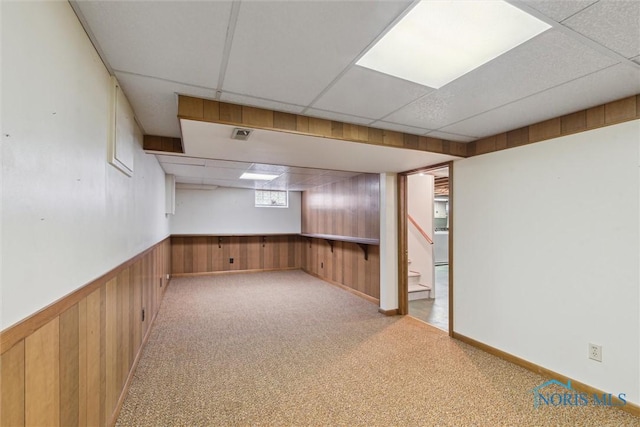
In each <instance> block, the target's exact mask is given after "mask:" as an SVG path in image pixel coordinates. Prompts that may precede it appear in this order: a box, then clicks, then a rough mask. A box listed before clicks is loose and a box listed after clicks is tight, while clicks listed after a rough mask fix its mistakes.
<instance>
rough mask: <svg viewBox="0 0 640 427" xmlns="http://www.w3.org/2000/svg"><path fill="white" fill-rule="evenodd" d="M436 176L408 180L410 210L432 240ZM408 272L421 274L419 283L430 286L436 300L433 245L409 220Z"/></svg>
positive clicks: (409, 178) (414, 176)
mask: <svg viewBox="0 0 640 427" xmlns="http://www.w3.org/2000/svg"><path fill="white" fill-rule="evenodd" d="M433 180H434V177H433V175H420V174H414V175H409V176H408V177H407V187H408V192H407V211H408V213H409V215H411V217H412V218H413V219H415V220H416V222H417V223H418V225H420V227H422V229H423V230H424V231H425V232H426V233H427V235H428V236H429V237H430V238H431V239H432V240H433V238H434V235H433V190H434V187H433ZM407 246H408V250H409V259H410V260H411V264H409V270H410V271H415V272H418V273H420V284H422V285H429V286H431V297H432V298H435V290H436V289H435V286H434V284H435V269H434V268H433V262H434V257H433V250H434V248H433V245H432V244H431V243H429V242H427V241H426V239H425V238H424V237H422V234H420V232H419V231H418V229H417V227H416V226H414V225H413V224H412V223H411V222H410V221H407Z"/></svg>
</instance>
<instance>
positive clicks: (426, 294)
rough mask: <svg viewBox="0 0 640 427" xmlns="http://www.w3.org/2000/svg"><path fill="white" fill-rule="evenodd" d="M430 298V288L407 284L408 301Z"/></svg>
mask: <svg viewBox="0 0 640 427" xmlns="http://www.w3.org/2000/svg"><path fill="white" fill-rule="evenodd" d="M428 298H431V286H429V285H422V284H420V283H418V284H409V301H415V300H419V299H428Z"/></svg>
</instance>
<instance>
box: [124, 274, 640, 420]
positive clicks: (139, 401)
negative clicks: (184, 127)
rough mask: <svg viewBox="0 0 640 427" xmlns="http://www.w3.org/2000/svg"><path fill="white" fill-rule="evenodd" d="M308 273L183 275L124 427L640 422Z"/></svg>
mask: <svg viewBox="0 0 640 427" xmlns="http://www.w3.org/2000/svg"><path fill="white" fill-rule="evenodd" d="M546 380H547V378H543V377H541V376H539V375H536V374H534V373H532V372H529V371H527V370H525V369H523V368H520V367H518V366H515V365H512V364H510V363H507V362H505V361H503V360H501V359H498V358H496V357H493V356H491V355H489V354H487V353H484V352H482V351H480V350H477V349H475V348H473V347H470V346H468V345H466V344H463V343H461V342H458V341H456V340H453V339H450V338H449V337H448V336H447V335H446V334H445V333H444V332H442V331H440V330H438V329H435V328H432V327H430V326H428V325H425V324H423V323H422V322H420V321H418V320H415V319H412V318H410V317H399V316H396V317H386V316H383V315H381V314H379V313H378V312H377V307H376V306H374V305H373V304H371V303H369V302H367V301H364V300H362V299H360V298H358V297H356V296H354V295H352V294H350V293H348V292H345V291H343V290H341V289H338V288H336V287H334V286H331V285H329V284H326V283H325V282H323V281H320V280H318V279H315V278H313V277H311V276H309V275H307V274H305V273H303V272H300V271H288V272H269V273H256V274H236V275H223V276H211V277H197V278H181V279H173V280H172V281H171V285H170V286H169V289H168V290H167V293H166V296H165V299H164V302H163V304H162V307H161V309H160V312H159V314H158V317H157V319H156V322H155V325H154V326H153V330H152V332H151V335H150V338H149V341H148V343H147V345H146V347H145V349H144V352H143V355H142V358H141V360H140V363H139V365H138V369H137V371H136V374H135V378H134V380H133V383H132V385H131V388H130V390H129V395H128V396H127V398H126V400H125V402H124V405H123V407H122V410H121V412H120V417H119V419H118V423H117V425H120V426H173V425H181V426H197V425H202V426H205V425H206V426H232V425H269V426H271V425H287V426H288V425H314V426H317V425H343V426H355V425H366V426H375V425H379V426H382V425H384V426H387V425H403V426H405V425H406V426H414V425H425V426H431V425H439V426H470V425H473V426H545V425H554V426H556V425H566V426H623V425H628V426H638V425H640V420H639V419H638V418H635V417H633V416H631V415H630V414H628V413H625V412H623V411H620V410H617V409H613V408H603V407H594V406H582V407H543V408H538V409H536V408H534V405H533V394H532V393H531V391H530V390H531V389H533V388H534V387H536V386H538V385H540V384H541V383H543V382H544V381H546Z"/></svg>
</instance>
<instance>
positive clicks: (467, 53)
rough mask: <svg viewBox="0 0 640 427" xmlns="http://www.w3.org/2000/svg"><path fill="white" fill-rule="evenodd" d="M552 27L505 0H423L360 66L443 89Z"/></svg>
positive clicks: (368, 53)
mask: <svg viewBox="0 0 640 427" xmlns="http://www.w3.org/2000/svg"><path fill="white" fill-rule="evenodd" d="M549 28H551V26H550V25H548V24H546V23H544V22H542V21H540V20H539V19H537V18H534V17H533V16H531V15H529V14H527V13H525V12H523V11H522V10H520V9H518V8H517V7H515V6H512V5H510V4H509V3H506V2H504V1H501V0H489V1H487V0H457V1H445V0H436V1H429V0H423V1H421V2H420V3H418V4H417V5H416V6H415V7H414V8H413V9H412V10H411V11H410V12H409V13H407V14H406V15H405V16H404V18H402V19H401V20H400V21H399V22H398V23H397V24H396V25H395V26H394V27H393V28H392V29H391V30H390V31H389V32H388V33H387V34H386V35H385V36H384V37H382V38H381V39H380V40H379V41H378V42H377V43H376V44H375V45H374V46H373V47H372V48H371V49H370V50H369V51H368V52H367V53H365V54H364V56H363V57H362V58H360V60H359V61H358V62H357V65H360V66H362V67H366V68H370V69H372V70H376V71H379V72H381V73H384V74H389V75H392V76H395V77H399V78H401V79H405V80H409V81H412V82H415V83H418V84H421V85H424V86H429V87H432V88H435V89H438V88H440V87H442V86H444V85H446V84H447V83H449V82H451V81H453V80H455V79H457V78H458V77H460V76H462V75H464V74H466V73H468V72H470V71H472V70H474V69H476V68H478V67H479V66H481V65H482V64H485V63H487V62H489V61H491V60H492V59H494V58H497V57H498V56H500V55H502V54H504V53H505V52H507V51H509V50H511V49H513V48H515V47H516V46H519V45H521V44H522V43H524V42H526V41H527V40H529V39H531V38H533V37H535V36H537V35H538V34H540V33H542V32H544V31H546V30H548V29H549Z"/></svg>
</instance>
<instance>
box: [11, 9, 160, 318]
mask: <svg viewBox="0 0 640 427" xmlns="http://www.w3.org/2000/svg"><path fill="white" fill-rule="evenodd" d="M2 41H3V44H2V55H3V57H2V61H3V69H2V71H3V73H2V184H3V187H2V231H3V233H2V271H1V278H2V281H1V289H2V307H1V309H2V313H1V316H0V319H1V320H0V321H1V327H2V329H4V328H6V327H8V326H10V325H12V324H14V323H16V322H18V321H20V320H21V319H23V318H25V317H27V316H29V315H31V314H33V313H34V312H36V311H38V310H39V309H41V308H43V307H45V306H47V305H49V304H50V303H52V302H54V301H56V300H57V299H59V298H61V297H63V296H64V295H66V294H68V293H70V292H72V291H73V290H75V289H77V288H79V287H81V286H83V285H85V284H87V283H88V282H90V281H92V280H93V279H95V278H97V277H99V276H101V275H102V274H104V273H106V272H107V271H109V270H111V269H112V268H114V267H116V266H118V265H119V264H120V263H122V262H124V261H126V260H127V259H129V258H131V257H133V256H134V255H136V254H138V253H140V252H141V251H143V250H145V249H147V248H148V247H150V246H152V245H153V244H155V243H157V242H158V241H160V240H162V239H163V238H165V237H166V236H167V235H168V233H169V227H168V220H167V219H166V218H165V215H164V199H165V196H164V173H163V171H162V169H161V168H160V165H159V164H158V162H157V161H156V159H155V157H154V156H151V155H147V154H145V153H144V152H143V151H142V149H141V148H140V146H136V147H135V158H134V163H135V172H134V176H133V177H132V178H129V177H127V176H125V175H124V174H123V173H122V172H120V171H118V170H117V169H115V168H114V167H113V166H111V165H109V164H108V163H107V137H108V131H109V108H110V80H109V74H108V73H107V71H106V69H105V67H104V65H103V64H102V62H101V61H100V58H99V57H98V55H97V53H96V52H95V50H94V48H93V46H92V44H91V42H90V41H89V39H88V38H87V36H86V34H85V32H84V30H83V29H82V27H81V25H80V23H79V22H78V20H77V18H76V16H75V14H74V13H73V11H72V9H71V7H70V6H69V4H68V3H67V2H38V3H35V2H2ZM136 137H137V138H138V143H140V142H141V141H140V139H141V138H140V133H139V132H138V133H137V135H136Z"/></svg>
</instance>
